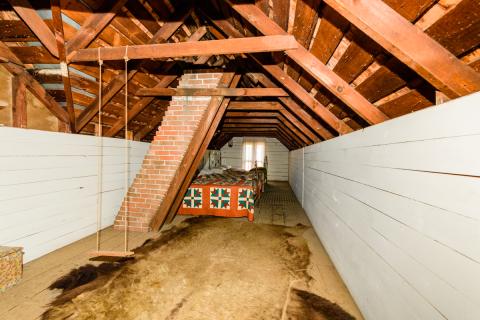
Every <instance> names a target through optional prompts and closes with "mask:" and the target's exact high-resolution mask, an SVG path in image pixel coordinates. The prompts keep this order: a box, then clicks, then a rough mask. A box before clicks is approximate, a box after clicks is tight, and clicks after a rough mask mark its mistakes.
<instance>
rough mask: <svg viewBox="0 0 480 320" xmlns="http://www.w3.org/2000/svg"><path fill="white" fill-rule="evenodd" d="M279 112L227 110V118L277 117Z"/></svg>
mask: <svg viewBox="0 0 480 320" xmlns="http://www.w3.org/2000/svg"><path fill="white" fill-rule="evenodd" d="M278 115H279V113H278V112H259V111H227V113H225V118H276V117H277V116H278Z"/></svg>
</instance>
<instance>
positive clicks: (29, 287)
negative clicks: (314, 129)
mask: <svg viewBox="0 0 480 320" xmlns="http://www.w3.org/2000/svg"><path fill="white" fill-rule="evenodd" d="M187 218H188V216H177V217H176V218H175V220H174V221H173V222H172V223H171V224H170V225H168V226H165V227H164V228H169V227H171V226H172V225H176V224H178V223H180V222H181V221H182V220H184V219H187ZM245 220H246V219H245ZM254 223H264V224H277V225H286V226H295V225H297V224H299V223H300V224H302V225H305V226H307V227H310V226H311V224H310V221H309V220H308V217H307V216H306V215H305V212H304V211H303V209H302V207H301V206H300V203H299V202H298V201H297V200H296V198H295V195H294V194H293V192H292V190H291V189H290V186H289V185H288V183H287V182H276V181H270V182H269V183H268V185H267V187H266V189H265V192H264V193H263V195H262V197H261V198H260V199H259V200H258V202H257V203H256V209H255V222H254ZM155 235H157V233H133V232H131V233H130V241H129V244H130V248H134V247H137V246H139V245H141V244H142V243H143V242H144V241H145V240H146V239H148V238H151V237H153V236H155ZM304 237H305V239H306V240H307V242H308V245H309V248H310V251H311V256H310V265H309V267H308V272H309V274H310V275H311V276H312V280H311V281H310V283H309V288H308V289H309V290H310V291H312V292H314V293H316V294H318V295H320V296H322V297H324V298H327V299H329V300H331V301H333V302H335V303H337V304H339V305H340V306H341V307H342V308H343V309H345V310H346V311H347V312H349V313H350V314H352V315H353V316H355V317H356V319H358V320H361V319H363V318H362V316H361V313H360V311H359V310H358V308H357V306H356V304H355V302H354V301H353V299H352V297H351V295H350V293H349V292H348V290H347V288H346V287H345V285H344V283H343V281H342V279H341V278H340V276H339V274H338V273H337V271H336V269H335V267H334V266H333V264H332V262H331V260H330V258H329V257H328V254H327V253H326V251H325V249H324V248H323V246H322V244H321V242H320V241H319V239H318V237H317V236H316V234H315V232H314V231H313V229H312V228H306V231H305V234H304ZM259 245H260V244H259ZM94 247H95V235H92V236H89V237H86V238H84V239H82V240H79V241H77V242H74V243H72V244H70V245H68V246H66V247H63V248H61V249H59V250H56V251H54V252H52V253H50V254H47V255H45V256H43V257H41V258H39V259H37V260H34V261H32V262H30V263H27V264H26V265H25V266H24V275H23V279H22V281H21V282H20V283H19V284H18V285H16V286H15V287H13V288H10V289H9V290H8V291H6V292H4V293H0V319H1V320H14V319H15V320H16V319H22V320H29V319H39V317H40V315H41V314H42V313H43V312H44V311H45V309H46V307H45V306H46V305H47V304H48V303H49V302H50V301H52V300H53V299H54V298H55V296H56V295H57V294H58V293H59V292H58V291H50V290H48V286H49V285H50V284H51V283H52V282H53V281H54V280H56V279H57V278H59V277H60V276H62V275H64V274H65V273H67V272H68V271H70V270H71V269H72V268H76V267H79V266H81V265H84V264H87V263H93V264H98V263H99V262H91V261H89V260H88V258H89V256H88V252H90V251H91V250H92V249H93V248H94ZM122 249H123V232H121V231H115V230H113V229H112V228H107V229H105V230H104V232H103V233H102V250H122Z"/></svg>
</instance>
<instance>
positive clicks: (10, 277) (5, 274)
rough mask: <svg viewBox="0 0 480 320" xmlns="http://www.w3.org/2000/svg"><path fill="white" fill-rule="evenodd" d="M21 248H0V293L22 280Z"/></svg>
mask: <svg viewBox="0 0 480 320" xmlns="http://www.w3.org/2000/svg"><path fill="white" fill-rule="evenodd" d="M22 249H23V248H20V247H1V246H0V292H2V291H5V290H6V289H7V288H9V287H11V286H13V285H15V284H16V283H17V282H18V281H20V279H21V278H22V270H23V268H22V267H23V251H22Z"/></svg>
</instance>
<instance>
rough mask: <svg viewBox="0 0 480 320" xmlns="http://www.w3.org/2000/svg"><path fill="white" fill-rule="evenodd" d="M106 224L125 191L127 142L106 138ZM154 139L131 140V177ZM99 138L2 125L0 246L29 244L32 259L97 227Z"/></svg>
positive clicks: (27, 251) (26, 246)
mask: <svg viewBox="0 0 480 320" xmlns="http://www.w3.org/2000/svg"><path fill="white" fill-rule="evenodd" d="M103 145H104V147H103V159H104V161H103V171H104V174H103V189H102V190H103V214H102V227H107V226H110V225H112V224H113V221H114V218H115V215H116V214H117V211H118V209H119V207H120V205H121V201H122V199H123V195H124V172H125V170H124V164H125V161H124V150H125V148H124V141H123V140H121V139H111V138H104V139H103ZM148 147H149V144H148V143H143V142H134V141H130V170H129V171H130V176H131V178H130V181H132V180H133V177H134V176H135V174H136V173H137V172H138V170H139V169H140V166H141V163H142V161H143V157H144V155H145V153H146V152H147V150H148ZM99 151H100V149H99V147H98V140H97V138H95V137H91V136H85V135H74V134H65V133H54V132H46V131H37V130H26V129H18V128H7V127H0V245H2V246H22V247H24V251H25V256H24V261H25V262H28V261H30V260H33V259H35V258H38V257H40V256H42V255H44V254H46V253H48V252H51V251H53V250H55V249H58V248H60V247H63V246H65V245H67V244H69V243H71V242H73V241H76V240H78V239H81V238H83V237H85V236H88V235H90V234H92V233H94V232H95V230H96V203H97V169H98V166H97V160H98V156H99V154H100V152H99Z"/></svg>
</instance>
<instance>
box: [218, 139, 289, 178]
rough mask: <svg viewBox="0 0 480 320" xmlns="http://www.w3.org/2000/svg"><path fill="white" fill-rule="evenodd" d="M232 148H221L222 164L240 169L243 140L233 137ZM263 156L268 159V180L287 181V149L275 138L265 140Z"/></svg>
mask: <svg viewBox="0 0 480 320" xmlns="http://www.w3.org/2000/svg"><path fill="white" fill-rule="evenodd" d="M232 140H233V146H232V147H229V146H228V144H226V145H225V146H223V148H222V149H221V152H222V164H223V165H228V166H232V167H233V168H242V153H243V146H242V145H243V138H241V137H235V138H233V139H232ZM265 154H266V155H267V158H268V180H272V181H287V180H288V149H287V148H286V147H285V146H284V145H283V144H282V143H281V142H280V141H278V140H277V139H275V138H265Z"/></svg>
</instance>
